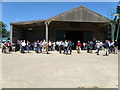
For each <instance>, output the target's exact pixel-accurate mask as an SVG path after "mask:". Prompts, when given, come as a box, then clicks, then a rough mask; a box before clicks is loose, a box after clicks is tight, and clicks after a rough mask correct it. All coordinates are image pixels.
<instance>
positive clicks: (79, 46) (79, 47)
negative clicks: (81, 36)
mask: <svg viewBox="0 0 120 90" xmlns="http://www.w3.org/2000/svg"><path fill="white" fill-rule="evenodd" d="M81 46H82V44H81V43H80V41H78V43H77V46H76V50H77V53H80V50H81Z"/></svg>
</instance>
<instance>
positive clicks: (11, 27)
mask: <svg viewBox="0 0 120 90" xmlns="http://www.w3.org/2000/svg"><path fill="white" fill-rule="evenodd" d="M10 42H11V44H12V42H13V25H10Z"/></svg>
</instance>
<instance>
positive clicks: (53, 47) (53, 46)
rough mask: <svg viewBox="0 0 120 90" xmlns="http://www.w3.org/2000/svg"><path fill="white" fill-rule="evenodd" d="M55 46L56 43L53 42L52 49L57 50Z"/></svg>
mask: <svg viewBox="0 0 120 90" xmlns="http://www.w3.org/2000/svg"><path fill="white" fill-rule="evenodd" d="M55 46H56V43H55V42H53V43H52V50H53V51H55Z"/></svg>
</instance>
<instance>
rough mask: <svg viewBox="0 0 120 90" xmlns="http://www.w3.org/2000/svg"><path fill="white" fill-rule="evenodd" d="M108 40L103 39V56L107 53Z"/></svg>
mask: <svg viewBox="0 0 120 90" xmlns="http://www.w3.org/2000/svg"><path fill="white" fill-rule="evenodd" d="M108 42H109V40H105V43H104V44H103V47H104V55H103V56H108V55H109V43H108Z"/></svg>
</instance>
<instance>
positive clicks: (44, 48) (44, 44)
mask: <svg viewBox="0 0 120 90" xmlns="http://www.w3.org/2000/svg"><path fill="white" fill-rule="evenodd" d="M46 44H47V42H46V41H45V40H43V43H42V53H43V54H44V53H45V52H46V51H47V48H46Z"/></svg>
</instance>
